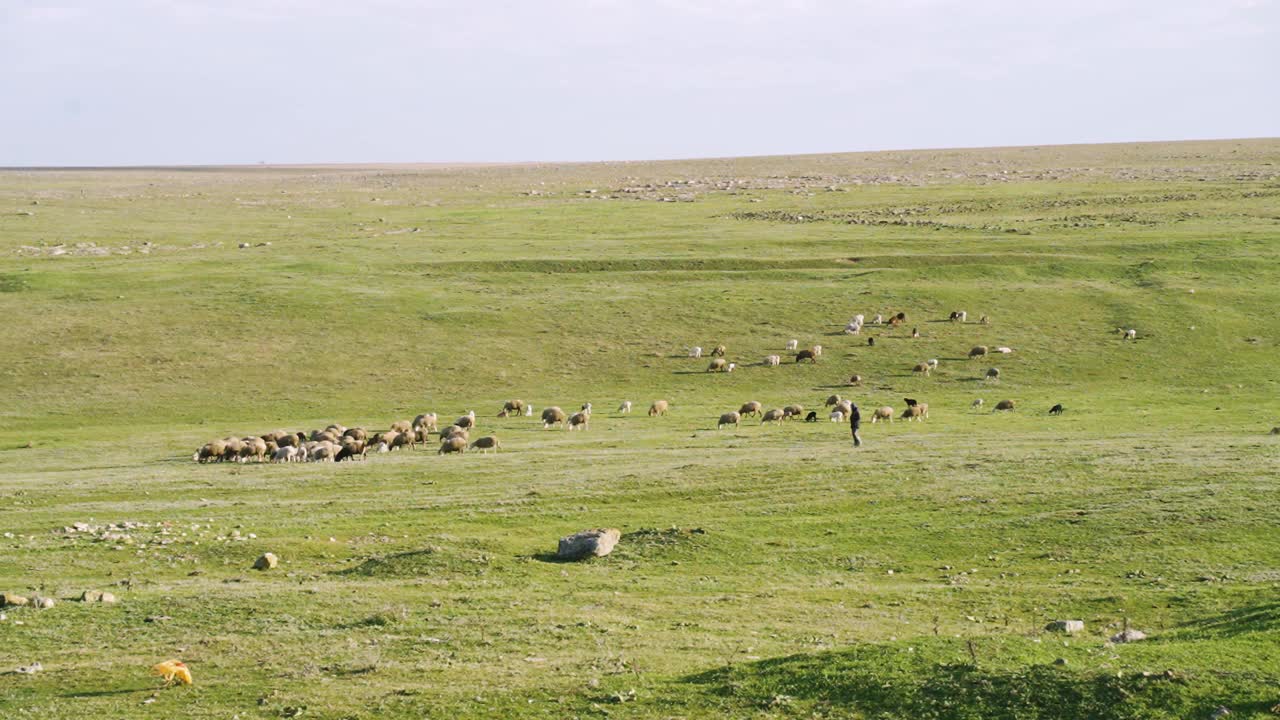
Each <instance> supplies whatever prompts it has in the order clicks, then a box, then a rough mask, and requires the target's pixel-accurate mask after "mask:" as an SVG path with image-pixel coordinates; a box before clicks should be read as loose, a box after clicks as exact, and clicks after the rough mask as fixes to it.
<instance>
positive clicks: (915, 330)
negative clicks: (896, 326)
mask: <svg viewBox="0 0 1280 720" xmlns="http://www.w3.org/2000/svg"><path fill="white" fill-rule="evenodd" d="M911 337H913V338H918V337H920V328H911Z"/></svg>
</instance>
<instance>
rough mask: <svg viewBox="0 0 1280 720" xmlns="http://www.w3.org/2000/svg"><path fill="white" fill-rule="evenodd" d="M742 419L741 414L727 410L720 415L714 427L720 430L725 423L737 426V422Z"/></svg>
mask: <svg viewBox="0 0 1280 720" xmlns="http://www.w3.org/2000/svg"><path fill="white" fill-rule="evenodd" d="M741 421H742V416H741V415H739V414H738V413H736V412H727V413H725V414H723V415H721V416H720V423H719V424H718V425H716V429H717V430H720V429H721V428H723V427H724V426H725V425H732V426H734V427H738V423H739V422H741Z"/></svg>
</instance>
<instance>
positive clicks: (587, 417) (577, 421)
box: [569, 410, 591, 430]
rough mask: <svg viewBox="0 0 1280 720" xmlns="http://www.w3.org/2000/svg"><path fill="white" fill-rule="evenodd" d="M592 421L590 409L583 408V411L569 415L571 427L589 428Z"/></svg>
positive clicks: (574, 428) (573, 428) (571, 428)
mask: <svg viewBox="0 0 1280 720" xmlns="http://www.w3.org/2000/svg"><path fill="white" fill-rule="evenodd" d="M590 422H591V412H590V411H588V410H583V411H581V412H576V413H574V414H572V415H570V416H569V429H570V430H577V429H578V428H582V429H583V430H589V429H590V426H589V424H590Z"/></svg>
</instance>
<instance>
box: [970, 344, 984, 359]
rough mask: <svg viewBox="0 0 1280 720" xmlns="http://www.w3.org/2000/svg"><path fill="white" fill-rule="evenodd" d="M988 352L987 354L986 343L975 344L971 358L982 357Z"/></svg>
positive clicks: (971, 351)
mask: <svg viewBox="0 0 1280 720" xmlns="http://www.w3.org/2000/svg"><path fill="white" fill-rule="evenodd" d="M986 354H987V346H986V345H974V346H973V349H972V350H970V351H969V359H970V360H973V359H974V358H980V357H983V356H984V355H986Z"/></svg>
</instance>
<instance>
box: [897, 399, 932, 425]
mask: <svg viewBox="0 0 1280 720" xmlns="http://www.w3.org/2000/svg"><path fill="white" fill-rule="evenodd" d="M902 417H903V419H905V420H906V421H907V422H911V421H912V420H919V421H921V422H924V421H925V420H926V419H928V417H929V403H916V404H915V405H912V406H911V407H908V408H907V409H906V410H903V411H902Z"/></svg>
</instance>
